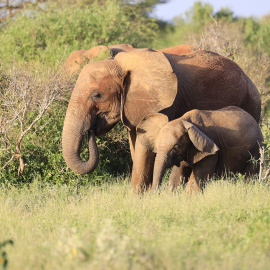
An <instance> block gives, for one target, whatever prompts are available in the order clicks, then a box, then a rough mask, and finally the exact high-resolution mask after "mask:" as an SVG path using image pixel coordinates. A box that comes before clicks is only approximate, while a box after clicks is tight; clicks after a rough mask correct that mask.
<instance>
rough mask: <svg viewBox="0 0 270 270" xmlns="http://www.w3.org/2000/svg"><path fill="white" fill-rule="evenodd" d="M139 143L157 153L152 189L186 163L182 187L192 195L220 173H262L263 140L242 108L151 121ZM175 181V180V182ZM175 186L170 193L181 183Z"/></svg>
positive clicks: (143, 128)
mask: <svg viewBox="0 0 270 270" xmlns="http://www.w3.org/2000/svg"><path fill="white" fill-rule="evenodd" d="M137 136H138V140H140V142H141V143H142V144H143V145H144V146H145V147H146V148H147V149H148V150H150V151H153V152H155V153H156V159H155V165H154V176H153V185H152V190H155V189H157V188H158V187H159V185H160V183H161V181H162V177H163V176H164V173H165V171H166V169H167V168H170V167H172V166H173V165H175V166H179V164H180V163H181V162H182V161H185V162H186V163H187V164H188V165H189V167H190V170H189V171H188V174H187V175H186V178H185V179H181V180H182V183H187V190H188V192H189V193H190V192H191V193H192V192H198V191H199V190H202V189H203V188H204V186H205V184H206V182H207V179H208V178H209V177H212V176H213V175H214V174H215V175H217V176H222V175H223V174H225V173H229V172H233V173H241V174H243V175H247V176H249V175H253V174H256V173H258V172H259V166H258V164H257V163H258V162H254V160H255V161H256V160H257V161H258V160H259V158H260V151H259V150H260V147H261V146H262V143H263V135H262V133H261V130H260V128H259V125H258V123H257V122H256V121H255V119H254V118H253V117H252V116H251V115H250V114H249V113H247V112H246V111H244V110H242V109H240V108H239V107H236V106H228V107H225V108H222V109H219V110H198V109H194V110H191V111H189V112H187V113H185V114H184V115H183V116H182V117H180V118H178V119H175V120H173V121H171V122H169V119H168V117H167V116H166V115H164V114H161V113H155V114H152V115H148V116H146V117H145V118H144V119H143V120H142V121H141V122H140V124H139V125H138V126H137ZM170 180H171V179H170ZM177 180H178V181H176V182H175V181H173V182H170V181H169V188H170V190H173V189H175V188H176V187H177V186H178V185H179V184H180V182H181V181H180V178H178V179H177Z"/></svg>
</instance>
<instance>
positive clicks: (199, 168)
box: [186, 154, 218, 194]
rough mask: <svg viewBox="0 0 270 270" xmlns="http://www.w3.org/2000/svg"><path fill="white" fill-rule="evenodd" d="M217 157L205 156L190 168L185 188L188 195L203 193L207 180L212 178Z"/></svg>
mask: <svg viewBox="0 0 270 270" xmlns="http://www.w3.org/2000/svg"><path fill="white" fill-rule="evenodd" d="M217 160H218V155H217V154H215V155H211V156H207V157H205V158H204V159H202V160H201V161H199V162H197V163H196V164H194V165H193V166H192V173H191V176H190V178H189V181H188V183H187V186H186V190H187V193H188V194H192V193H198V192H199V191H203V189H204V187H205V185H206V182H207V180H208V179H209V178H210V177H211V176H213V173H214V171H215V169H216V166H217Z"/></svg>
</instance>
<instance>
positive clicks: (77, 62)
mask: <svg viewBox="0 0 270 270" xmlns="http://www.w3.org/2000/svg"><path fill="white" fill-rule="evenodd" d="M134 49H135V48H134V47H133V46H132V45H130V44H115V45H109V46H105V45H99V46H95V47H92V48H91V49H89V50H77V51H73V52H72V53H71V54H70V55H69V57H68V58H67V60H66V61H65V63H64V65H63V67H64V69H65V70H66V71H67V72H68V73H69V74H70V75H72V74H78V73H79V72H80V71H81V69H82V67H83V66H84V65H85V64H87V63H88V62H89V61H91V60H94V59H96V58H99V57H102V56H103V55H108V56H115V55H116V54H117V53H119V52H130V51H132V50H134Z"/></svg>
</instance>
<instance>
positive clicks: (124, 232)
mask: <svg viewBox="0 0 270 270" xmlns="http://www.w3.org/2000/svg"><path fill="white" fill-rule="evenodd" d="M39 185H40V184H38V182H35V183H33V184H31V185H30V186H28V187H25V188H22V189H19V188H15V187H14V186H10V187H2V188H1V189H0V228H1V230H0V243H1V242H3V241H5V240H9V239H11V240H13V241H14V246H12V245H7V246H5V247H4V248H3V249H4V251H5V252H6V253H7V258H8V267H7V269H270V190H269V187H268V186H266V185H259V184H258V183H254V184H244V183H242V182H237V183H232V182H230V181H217V182H213V183H211V184H209V185H208V186H207V189H206V191H205V192H204V194H199V195H196V196H192V197H188V196H187V195H186V194H185V193H184V192H177V193H173V194H171V193H168V192H167V189H166V187H163V188H162V190H161V192H160V194H150V193H147V194H145V195H144V196H138V195H133V194H131V191H130V183H129V182H128V180H127V179H124V180H121V181H119V183H111V184H103V185H101V186H96V187H94V186H88V187H81V188H80V190H79V191H77V190H76V188H74V187H73V188H71V187H67V186H62V187H57V186H47V187H42V188H41V187H40V186H39ZM0 254H1V250H0Z"/></svg>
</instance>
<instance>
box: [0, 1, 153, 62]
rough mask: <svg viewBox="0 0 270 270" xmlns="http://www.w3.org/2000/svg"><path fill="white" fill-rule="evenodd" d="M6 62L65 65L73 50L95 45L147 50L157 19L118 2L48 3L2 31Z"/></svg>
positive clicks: (3, 58)
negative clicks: (61, 6) (88, 4)
mask: <svg viewBox="0 0 270 270" xmlns="http://www.w3.org/2000/svg"><path fill="white" fill-rule="evenodd" d="M1 28H2V29H1V30H2V33H0V39H1V40H5V42H4V43H1V45H0V55H1V57H2V60H4V61H10V60H12V59H13V57H14V55H15V58H16V60H25V61H30V60H32V59H34V60H37V61H39V62H42V63H43V64H46V65H48V64H51V65H54V64H55V63H57V62H59V61H61V59H62V58H63V57H65V56H64V55H69V54H70V53H71V52H72V51H73V50H78V49H89V48H91V47H93V46H95V45H100V44H102V45H106V44H117V43H131V44H133V45H134V46H136V47H146V46H149V45H150V44H151V41H152V40H153V39H154V38H155V32H156V30H157V24H156V23H155V19H151V18H148V17H142V16H141V14H140V13H138V12H137V11H136V9H135V8H128V6H125V5H123V6H120V5H119V4H118V1H116V0H113V1H111V0H110V1H109V0H108V1H107V2H106V3H105V5H98V4H93V5H91V6H88V7H85V8H83V9H82V8H78V7H74V6H72V7H65V8H64V9H60V8H59V6H57V5H55V6H54V5H53V4H52V2H49V3H47V6H46V8H45V9H44V10H42V9H39V10H31V11H28V12H25V13H24V14H23V15H21V16H19V17H17V18H16V19H15V20H10V21H9V23H8V24H7V25H5V26H2V27H1Z"/></svg>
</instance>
